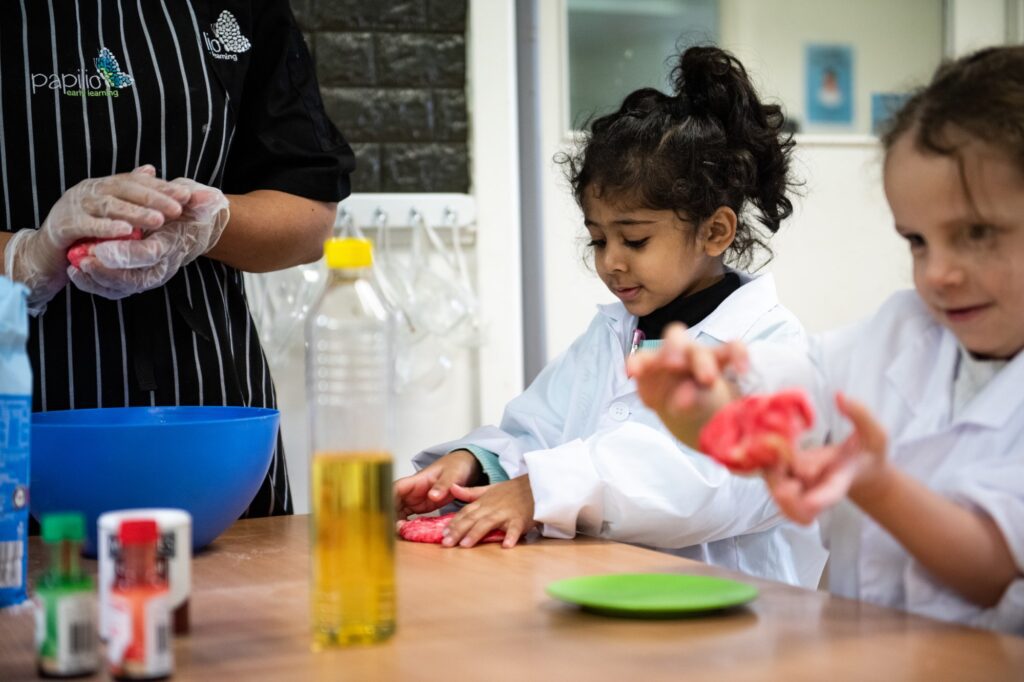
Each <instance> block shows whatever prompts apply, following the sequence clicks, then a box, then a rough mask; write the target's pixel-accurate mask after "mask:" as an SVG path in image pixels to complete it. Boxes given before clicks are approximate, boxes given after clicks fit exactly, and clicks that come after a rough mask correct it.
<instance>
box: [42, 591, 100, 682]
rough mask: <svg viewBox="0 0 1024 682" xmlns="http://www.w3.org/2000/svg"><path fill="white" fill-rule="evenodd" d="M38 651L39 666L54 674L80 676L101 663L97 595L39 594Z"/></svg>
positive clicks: (82, 593)
mask: <svg viewBox="0 0 1024 682" xmlns="http://www.w3.org/2000/svg"><path fill="white" fill-rule="evenodd" d="M35 607H36V609H35V613H36V651H37V652H38V653H39V667H40V669H41V670H43V671H44V672H46V673H49V674H53V675H77V674H83V673H89V672H93V671H95V670H96V668H97V667H98V665H99V660H98V652H97V643H98V641H97V637H96V597H95V595H93V594H92V592H79V593H71V594H45V593H41V594H37V595H36V598H35Z"/></svg>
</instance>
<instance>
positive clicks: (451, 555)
mask: <svg viewBox="0 0 1024 682" xmlns="http://www.w3.org/2000/svg"><path fill="white" fill-rule="evenodd" d="M307 523H308V519H307V518H306V517H303V516H297V517H278V518H273V519H255V520H250V521H240V522H238V523H236V524H235V525H234V526H233V527H232V528H231V529H230V530H229V531H228V532H227V533H226V534H225V535H224V536H222V537H221V538H220V539H219V540H217V542H216V543H214V545H213V546H212V547H211V548H210V549H209V550H207V551H205V552H203V553H202V554H200V555H199V556H198V557H196V558H195V559H194V562H193V571H194V575H193V590H192V601H191V608H192V632H191V634H189V635H188V636H186V637H182V638H179V639H177V640H176V642H175V646H174V649H175V674H174V679H176V680H200V679H202V680H230V681H232V682H243V681H244V682H249V681H252V680H309V679H324V680H445V681H446V682H451V681H452V680H510V681H511V680H514V681H515V682H527V681H529V680H587V681H588V682H590V681H597V680H630V679H635V680H644V681H645V682H646V681H647V680H661V679H664V680H687V681H690V680H715V682H723V681H725V680H729V681H732V680H768V679H780V680H823V681H826V682H835V681H838V680H847V679H854V680H910V679H913V680H929V681H934V680H940V679H951V680H952V679H955V680H985V681H987V682H990V681H993V680H1024V638H1019V637H1013V636H1006V635H998V634H994V633H990V632H984V631H980V630H972V629H969V628H963V627H957V626H952V625H947V624H943V623H938V622H935V621H931V620H928V619H924V618H918V617H914V616H910V615H907V614H904V613H900V612H896V611H890V610H887V609H882V608H878V607H874V606H870V605H866V604H858V603H856V602H852V601H848V600H844V599H839V598H835V597H830V596H829V595H827V594H825V593H821V592H811V591H807V590H801V589H797V588H793V587H788V586H785V585H780V584H777V583H771V582H766V581H759V580H753V579H751V578H748V577H741V576H737V575H736V574H732V573H730V572H728V571H722V570H719V569H714V568H711V567H708V566H705V565H703V564H699V563H695V562H691V561H686V560H684V559H678V558H676V557H672V556H668V555H665V554H660V553H658V552H653V551H649V550H644V549H639V548H636V547H631V546H628V545H622V544H617V543H611V542H603V541H599V540H591V539H579V540H575V541H571V542H569V541H556V540H538V541H534V542H530V543H527V544H525V545H521V546H519V547H516V548H514V549H512V550H502V549H501V548H500V547H498V546H496V545H485V546H481V547H477V548H474V549H471V550H466V549H442V548H440V547H438V546H436V545H418V544H412V543H407V542H399V543H398V590H399V592H398V599H399V614H398V634H397V635H395V637H394V638H393V639H392V640H390V641H389V642H387V643H385V644H381V645H377V646H372V647H360V648H352V649H343V650H338V651H331V652H326V653H312V652H311V651H310V647H309V642H310V635H309V618H308V603H307V602H308V587H307V585H308V579H307V576H308V568H309V561H308V551H309V542H308V534H307ZM33 542H34V543H35V542H37V539H34V540H33ZM39 550H40V546H39V545H38V544H33V545H32V547H31V550H30V551H31V554H30V556H31V570H30V573H31V574H32V575H37V574H38V572H39V570H40V568H41V564H40V561H41V552H40V551H39ZM87 565H88V566H89V567H90V569H92V570H94V569H95V564H94V563H93V562H87ZM627 571H628V572H644V571H649V572H654V571H677V572H687V573H702V574H713V575H723V576H726V577H741V579H743V580H746V581H749V582H753V583H755V584H756V585H757V586H758V588H759V589H760V590H761V595H760V597H758V599H757V600H756V601H755V602H753V603H752V604H751V605H750V606H749V607H745V608H741V609H738V610H734V611H731V612H728V613H724V614H720V615H717V616H713V617H703V618H691V619H677V620H630V619H616V618H608V617H604V616H599V615H594V614H590V613H587V612H583V611H580V610H578V609H576V608H575V607H572V606H569V605H565V604H562V603H559V602H556V601H554V600H552V599H551V598H549V597H548V596H547V595H546V594H545V592H544V586H545V585H547V584H548V583H549V582H551V581H552V580H556V579H559V578H566V577H571V576H577V575H584V574H592V573H614V572H627ZM32 637H33V621H32V616H31V613H30V612H28V611H22V612H21V613H10V612H7V613H2V614H0V680H3V681H5V682H6V681H7V680H21V679H34V678H35V667H34V659H33V651H32ZM104 678H105V676H104V675H101V676H98V677H97V679H104Z"/></svg>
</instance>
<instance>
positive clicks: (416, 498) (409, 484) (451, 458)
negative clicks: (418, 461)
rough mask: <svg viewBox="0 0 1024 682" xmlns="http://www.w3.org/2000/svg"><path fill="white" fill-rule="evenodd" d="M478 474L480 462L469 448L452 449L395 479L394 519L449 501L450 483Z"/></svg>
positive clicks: (469, 479) (471, 479) (466, 480)
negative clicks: (409, 473) (410, 473)
mask: <svg viewBox="0 0 1024 682" xmlns="http://www.w3.org/2000/svg"><path fill="white" fill-rule="evenodd" d="M480 473H481V469H480V463H479V462H478V461H477V459H476V457H474V456H473V453H471V452H470V451H469V450H453V451H452V452H449V453H448V454H447V455H445V456H444V457H441V458H440V459H438V460H437V461H436V462H433V463H431V464H430V465H429V466H426V467H424V468H423V469H421V470H420V471H418V472H416V473H415V474H413V475H412V476H406V477H405V478H400V479H398V480H397V481H395V486H394V496H395V511H396V512H397V515H398V518H399V519H400V520H401V519H405V518H407V517H408V516H409V515H410V514H426V513H427V512H432V511H434V510H435V509H440V508H441V507H443V506H445V505H446V504H448V503H450V502H453V501H454V500H455V497H454V496H452V493H451V488H452V486H453V485H467V484H470V483H473V482H474V481H475V480H476V479H477V478H478V477H479V476H480Z"/></svg>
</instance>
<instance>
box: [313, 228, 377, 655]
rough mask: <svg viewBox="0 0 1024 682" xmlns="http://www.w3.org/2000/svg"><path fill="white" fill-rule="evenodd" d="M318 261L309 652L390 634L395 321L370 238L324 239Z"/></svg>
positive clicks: (314, 345) (365, 641) (315, 310)
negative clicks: (321, 270)
mask: <svg viewBox="0 0 1024 682" xmlns="http://www.w3.org/2000/svg"><path fill="white" fill-rule="evenodd" d="M324 254H325V256H326V259H327V266H328V268H329V269H330V276H329V278H328V282H327V287H326V289H325V290H324V293H323V294H322V296H321V297H320V299H319V301H318V303H317V305H316V307H315V309H314V310H313V311H312V313H311V314H310V316H309V318H308V320H307V324H306V371H307V382H306V388H307V393H308V399H309V400H308V403H307V404H308V406H309V412H310V448H311V451H312V453H313V455H312V467H311V468H312V485H311V487H310V499H311V500H312V507H313V514H312V526H311V529H310V541H311V545H312V585H311V590H310V592H311V595H312V621H313V648H314V649H325V648H330V647H336V646H344V645H348V644H365V643H371V642H379V641H383V640H385V639H387V638H388V637H390V636H391V635H392V634H394V632H395V568H394V551H395V541H394V535H395V530H394V528H395V511H394V503H393V502H392V493H391V485H392V481H393V476H392V457H391V451H390V448H389V434H390V430H391V418H392V395H393V391H392V383H393V367H394V362H393V360H394V356H393V339H394V321H393V317H392V315H391V313H390V312H389V309H388V308H387V307H386V306H385V304H384V303H383V299H382V297H381V296H380V295H379V293H378V290H377V288H376V287H375V285H374V283H373V277H372V266H373V249H372V245H371V243H370V242H369V241H368V240H366V239H355V238H339V239H331V240H329V241H328V242H327V243H326V244H325V245H324Z"/></svg>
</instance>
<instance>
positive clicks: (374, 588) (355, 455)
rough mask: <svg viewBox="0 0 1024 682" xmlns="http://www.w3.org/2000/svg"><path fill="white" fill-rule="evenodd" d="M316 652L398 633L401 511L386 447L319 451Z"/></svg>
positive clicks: (314, 588) (314, 594)
mask: <svg viewBox="0 0 1024 682" xmlns="http://www.w3.org/2000/svg"><path fill="white" fill-rule="evenodd" d="M312 468H313V489H312V491H311V494H310V497H311V498H312V501H313V515H312V532H311V534H310V537H311V540H312V544H313V549H312V554H313V561H312V569H313V580H312V585H311V587H312V601H313V604H312V613H313V648H314V650H320V649H327V648H333V647H338V646H346V645H350V644H369V643H373V642H379V641H382V640H385V639H387V638H388V637H390V636H391V635H392V634H394V632H395V530H394V529H395V510H394V504H393V502H392V496H391V486H392V482H393V480H394V479H393V478H392V457H391V455H390V454H389V453H387V452H316V453H315V454H314V455H313V467H312Z"/></svg>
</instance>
